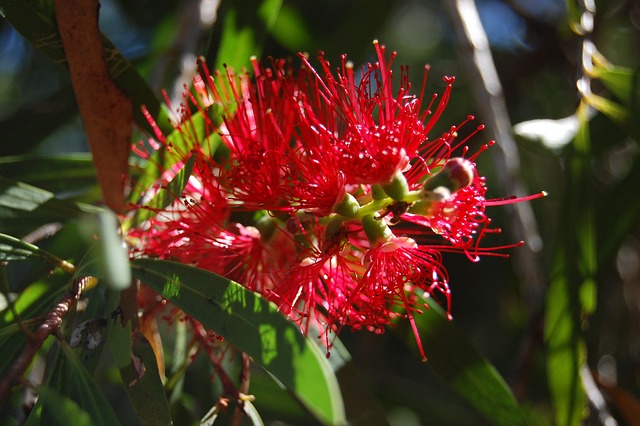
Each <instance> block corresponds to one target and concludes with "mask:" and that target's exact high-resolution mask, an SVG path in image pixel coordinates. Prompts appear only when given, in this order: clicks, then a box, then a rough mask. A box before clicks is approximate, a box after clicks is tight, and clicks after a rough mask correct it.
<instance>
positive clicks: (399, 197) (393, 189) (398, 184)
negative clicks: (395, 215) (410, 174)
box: [374, 171, 409, 201]
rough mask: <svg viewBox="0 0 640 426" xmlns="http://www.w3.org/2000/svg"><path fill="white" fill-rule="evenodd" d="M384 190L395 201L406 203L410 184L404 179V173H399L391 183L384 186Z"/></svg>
mask: <svg viewBox="0 0 640 426" xmlns="http://www.w3.org/2000/svg"><path fill="white" fill-rule="evenodd" d="M382 189H384V192H385V193H386V194H387V195H388V196H389V197H391V198H393V199H394V200H396V201H404V199H405V197H406V196H407V194H408V193H409V184H408V183H407V178H405V177H404V173H402V172H401V171H397V172H396V174H395V175H394V176H393V179H391V182H389V183H385V184H383V185H382ZM374 198H375V197H374Z"/></svg>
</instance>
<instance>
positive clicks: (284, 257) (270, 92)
mask: <svg viewBox="0 0 640 426" xmlns="http://www.w3.org/2000/svg"><path fill="white" fill-rule="evenodd" d="M374 46H375V49H376V53H377V62H375V63H373V64H368V65H367V66H366V67H362V68H360V69H357V68H356V69H354V67H353V65H352V64H351V63H350V62H349V61H348V60H347V58H346V56H343V57H342V63H341V66H340V67H339V69H337V70H335V71H334V70H333V69H332V68H331V66H330V64H329V63H328V62H327V61H326V60H325V59H324V56H323V55H322V53H321V54H320V55H319V60H320V69H319V70H316V69H315V68H314V67H313V66H312V65H311V64H310V62H309V61H308V58H307V57H306V56H305V55H302V54H301V55H299V56H300V60H301V62H302V66H301V67H300V68H299V69H297V70H293V67H292V66H291V64H290V63H289V62H287V61H285V60H272V61H271V62H270V64H269V66H265V65H264V64H261V63H259V62H258V61H257V60H256V59H253V60H252V64H253V77H252V76H251V75H250V73H249V72H243V73H241V74H235V73H234V72H233V71H232V70H231V69H229V68H227V69H226V70H225V73H224V74H222V73H220V72H216V73H214V74H213V75H211V74H210V73H209V71H208V70H207V69H206V67H205V66H204V65H203V66H202V72H201V74H200V75H199V76H198V77H196V79H195V80H194V85H193V89H194V90H191V91H185V95H184V103H183V104H182V106H181V109H180V116H179V117H178V119H177V120H176V123H175V128H176V129H177V130H178V131H179V132H180V133H181V134H182V137H183V139H184V140H186V141H188V147H187V148H182V149H179V148H177V147H175V146H172V145H171V143H170V141H169V140H168V139H167V138H166V137H165V136H164V135H163V134H162V133H161V132H160V131H157V132H156V135H155V136H156V139H157V142H156V141H152V146H153V147H154V148H157V149H164V150H166V151H167V152H168V153H169V154H170V155H172V156H174V158H175V160H176V161H177V163H176V165H175V166H173V167H171V168H169V169H168V170H164V175H163V179H164V180H163V182H160V183H161V184H162V183H165V182H166V181H169V180H170V179H171V178H172V176H174V175H175V173H176V171H177V170H180V167H182V166H183V165H184V164H185V163H186V162H187V160H188V159H189V158H191V157H195V163H194V164H195V165H194V167H193V173H192V175H191V177H190V178H189V181H188V184H187V185H186V188H185V190H184V192H183V194H176V195H180V197H179V198H178V199H177V200H176V202H175V203H174V204H173V205H171V206H170V207H168V208H166V209H163V210H162V211H160V212H158V214H157V215H156V216H155V217H153V218H152V219H150V220H148V221H147V222H146V223H145V224H144V226H140V227H139V228H137V229H133V230H131V231H130V232H129V237H131V238H134V239H136V240H137V245H136V247H137V249H136V250H137V253H138V254H141V255H146V256H154V257H160V258H165V259H173V260H177V261H180V262H184V263H189V264H193V265H195V266H197V267H199V268H203V269H206V270H209V271H212V272H215V273H217V274H220V275H222V276H225V277H227V278H229V279H232V280H234V281H236V282H238V283H240V284H242V285H244V286H246V287H247V288H249V289H251V290H253V291H256V292H259V293H260V294H262V295H263V296H264V297H266V298H268V299H269V300H271V301H273V302H274V303H276V304H277V305H278V306H279V307H280V309H281V311H282V312H284V313H285V314H286V315H288V316H289V317H290V318H291V319H292V320H294V321H296V322H297V323H298V324H299V326H300V328H301V330H302V331H303V332H305V333H306V332H308V331H309V330H310V329H314V330H315V329H319V330H321V333H322V334H323V335H324V336H325V338H326V342H327V345H328V347H330V338H329V335H333V333H336V332H338V331H339V329H340V328H341V327H343V326H348V327H350V328H352V329H362V328H364V329H368V330H370V331H374V332H377V333H381V332H383V331H384V327H385V326H386V325H387V324H388V323H389V322H390V321H391V320H392V319H393V318H394V317H397V316H405V317H407V318H408V319H409V321H410V322H411V325H412V327H413V330H414V334H415V337H416V340H417V342H418V346H419V347H420V351H421V353H422V356H423V358H424V352H423V350H422V345H421V343H420V337H419V333H418V330H417V328H416V325H415V322H414V315H415V314H416V313H419V312H420V311H421V309H424V307H425V305H424V302H423V301H422V302H421V297H423V296H429V295H431V294H434V293H438V294H439V296H438V297H439V298H440V299H441V300H443V301H444V302H445V303H446V305H447V310H449V304H450V299H449V286H448V281H449V280H448V276H447V271H446V269H445V267H444V266H443V264H442V253H443V252H452V251H453V252H462V253H466V254H467V256H468V257H469V258H470V259H472V260H476V259H478V258H479V256H480V255H483V254H486V255H494V256H505V255H504V254H503V253H502V251H503V250H502V249H504V248H505V247H493V248H490V249H486V248H481V247H480V246H479V242H480V240H481V238H482V236H483V235H484V234H485V233H487V232H490V230H489V228H488V225H489V223H490V220H489V219H488V217H487V215H486V214H485V207H487V206H489V205H492V204H501V203H504V202H514V201H520V200H514V199H512V200H508V201H505V200H493V201H490V200H486V199H485V192H486V188H485V180H484V178H483V177H481V176H479V175H478V173H477V171H476V167H475V163H474V160H475V158H476V156H477V155H478V153H479V152H481V151H483V150H484V149H485V148H486V147H487V146H489V145H490V144H487V145H485V146H484V147H483V148H481V149H480V150H479V151H478V152H477V153H476V154H474V155H471V156H469V155H467V154H468V153H467V148H466V147H465V144H466V141H467V140H468V137H466V138H464V139H463V140H458V133H457V132H458V129H459V128H460V126H462V125H464V124H466V123H468V122H469V121H470V120H472V119H473V117H468V118H467V119H466V120H465V121H464V122H463V123H462V124H461V125H459V126H453V127H451V128H450V129H449V130H448V131H447V132H445V133H444V134H442V135H441V136H439V137H435V138H433V137H431V136H430V135H429V133H430V132H431V130H432V128H433V127H434V125H435V123H436V122H437V120H438V119H439V117H440V116H441V114H442V112H443V111H444V109H445V107H446V105H447V102H448V100H449V95H450V93H451V87H452V83H453V81H454V79H453V78H449V77H445V78H444V82H445V85H446V87H445V88H444V92H443V93H442V95H441V96H440V97H439V98H438V97H437V95H433V96H431V97H428V98H427V99H424V98H423V95H424V92H425V86H426V80H427V71H428V68H426V69H425V74H424V79H423V84H422V88H421V90H420V91H419V92H418V95H414V94H412V93H411V85H410V83H409V81H408V76H407V70H406V68H401V72H400V79H399V80H400V81H399V88H396V89H394V88H393V82H394V78H393V77H394V75H393V71H392V69H391V68H392V63H393V60H394V58H395V56H396V54H395V52H393V53H391V54H390V55H387V53H386V51H385V48H384V46H381V45H380V44H378V43H377V42H374ZM396 84H397V83H396ZM196 115H197V116H198V117H199V120H203V121H204V129H205V130H204V132H203V131H200V130H199V129H198V128H197V127H198V124H197V123H195V120H194V117H195V116H196ZM152 124H154V123H153V121H152ZM156 128H157V127H156ZM480 129H481V126H480V127H478V128H476V129H474V130H473V131H472V132H471V135H473V134H474V133H476V132H477V131H478V130H480ZM158 142H159V143H158ZM136 151H137V152H138V153H139V154H140V155H141V156H143V157H146V158H150V157H151V156H150V152H149V150H148V149H145V148H142V146H141V145H140V146H138V147H137V148H136ZM454 152H457V153H459V154H458V155H459V156H454V155H453V153H454Z"/></svg>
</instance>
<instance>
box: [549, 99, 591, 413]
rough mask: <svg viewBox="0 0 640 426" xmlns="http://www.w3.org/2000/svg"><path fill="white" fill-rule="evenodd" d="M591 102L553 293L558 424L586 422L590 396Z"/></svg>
mask: <svg viewBox="0 0 640 426" xmlns="http://www.w3.org/2000/svg"><path fill="white" fill-rule="evenodd" d="M587 109H588V107H587V106H586V105H585V104H581V105H580V107H579V109H578V118H579V119H580V130H579V131H578V133H577V135H576V138H575V139H574V141H573V144H572V146H571V161H570V162H569V166H568V167H569V173H567V175H568V180H567V182H566V184H567V186H568V190H567V192H568V193H570V194H571V197H569V198H567V199H566V202H565V205H564V206H563V209H562V212H563V214H562V217H561V223H562V224H563V226H562V227H561V228H560V229H561V230H562V231H561V234H560V236H559V239H558V242H557V244H556V251H555V254H554V259H553V267H552V270H551V280H550V285H549V288H548V291H547V298H546V312H545V331H544V337H545V342H546V346H547V380H548V382H549V390H550V392H551V397H552V402H553V404H554V408H555V420H556V424H558V425H579V424H581V423H582V419H583V416H584V408H585V403H586V396H585V392H584V388H583V386H582V383H581V381H580V368H581V366H582V365H583V363H584V362H585V361H586V359H585V358H586V354H585V345H584V341H583V338H582V329H581V324H582V321H583V318H584V316H585V315H588V314H589V313H592V312H593V311H594V310H595V301H596V287H595V274H596V261H597V257H596V246H595V225H594V218H593V207H592V204H593V200H592V189H591V180H592V176H591V157H590V154H591V138H590V134H589V122H588V119H587Z"/></svg>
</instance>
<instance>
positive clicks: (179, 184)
mask: <svg viewBox="0 0 640 426" xmlns="http://www.w3.org/2000/svg"><path fill="white" fill-rule="evenodd" d="M195 162H196V157H195V155H192V156H191V157H190V158H189V160H187V162H186V163H185V165H184V167H183V168H182V169H181V170H180V172H178V174H177V175H176V176H175V177H174V178H173V179H172V180H171V182H169V184H168V185H167V186H163V187H162V188H161V189H160V191H159V192H158V193H157V194H156V195H155V197H153V199H152V200H151V201H150V202H149V203H147V204H146V205H145V206H144V208H142V209H140V210H138V211H137V214H136V217H135V219H134V221H133V222H134V223H135V224H139V223H142V222H144V221H145V220H147V219H150V218H152V217H153V216H155V215H156V214H157V212H158V211H160V210H162V209H164V208H165V207H167V206H168V205H169V204H171V203H172V202H173V201H174V200H175V199H176V198H179V197H180V194H182V191H183V190H184V188H185V186H187V182H188V181H189V177H190V176H191V173H192V172H193V165H194V164H195Z"/></svg>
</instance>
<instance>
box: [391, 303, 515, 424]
mask: <svg viewBox="0 0 640 426" xmlns="http://www.w3.org/2000/svg"><path fill="white" fill-rule="evenodd" d="M425 302H426V304H427V306H428V309H426V310H425V311H424V312H423V313H422V314H421V315H415V316H414V318H415V321H416V323H417V325H418V327H419V329H420V335H421V338H422V342H423V346H424V350H425V353H426V355H427V358H428V360H427V362H426V366H427V367H429V368H431V369H432V370H433V371H434V372H435V373H436V375H437V376H439V377H440V378H441V379H442V380H443V381H444V382H445V383H447V384H448V385H449V386H451V388H453V389H454V390H455V391H456V393H457V394H458V395H460V396H461V397H462V398H464V399H465V400H467V401H468V402H469V403H470V404H471V405H472V406H473V407H474V408H475V409H476V410H478V411H479V412H480V413H482V414H483V415H484V417H485V418H487V420H490V421H491V423H492V424H495V425H522V424H525V423H526V422H525V417H524V414H523V412H522V410H521V409H520V406H519V405H518V403H517V401H516V399H515V397H514V396H513V394H512V393H511V390H510V389H509V387H508V386H507V384H506V383H505V381H504V379H503V378H502V376H501V375H500V374H499V373H498V372H497V371H496V369H495V368H494V367H493V365H491V363H489V361H487V360H486V359H485V358H484V357H483V356H482V355H481V354H480V353H479V352H478V351H477V350H476V348H475V347H474V346H473V344H472V343H471V342H470V341H469V339H468V338H467V337H466V336H465V335H464V333H463V332H462V331H461V330H460V329H458V327H457V326H456V325H455V324H454V323H453V322H452V321H449V320H448V319H447V316H446V314H445V312H444V311H443V309H442V308H441V307H440V305H438V303H437V302H436V301H435V300H433V299H431V298H427V299H426V300H425ZM398 331H400V330H398ZM405 331H406V336H405V337H406V340H407V342H408V344H409V345H410V346H412V347H416V348H417V346H416V343H415V339H414V337H413V333H411V332H410V331H409V330H407V329H405Z"/></svg>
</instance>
